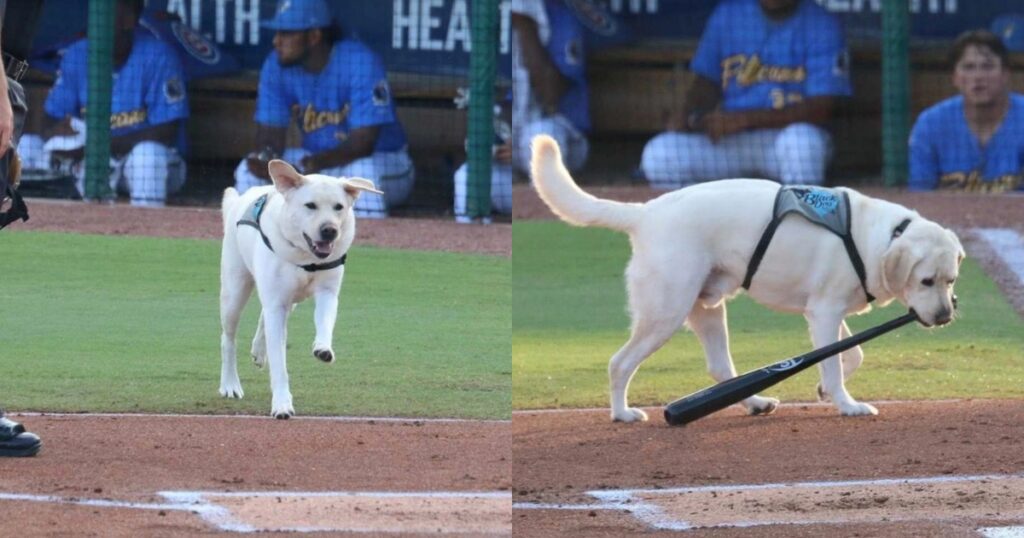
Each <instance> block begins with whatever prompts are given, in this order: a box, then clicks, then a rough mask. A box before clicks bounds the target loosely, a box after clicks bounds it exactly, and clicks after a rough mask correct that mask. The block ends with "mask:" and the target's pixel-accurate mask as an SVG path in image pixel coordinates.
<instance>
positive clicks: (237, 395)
mask: <svg viewBox="0 0 1024 538" xmlns="http://www.w3.org/2000/svg"><path fill="white" fill-rule="evenodd" d="M220 395H221V396H223V397H224V398H234V399H236V400H241V399H242V397H243V396H245V392H243V391H242V385H241V384H239V383H221V385H220Z"/></svg>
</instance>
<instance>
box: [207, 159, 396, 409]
mask: <svg viewBox="0 0 1024 538" xmlns="http://www.w3.org/2000/svg"><path fill="white" fill-rule="evenodd" d="M269 172H270V177H271V178H272V179H273V180H274V184H273V185H267V186H264V187H255V188H252V189H249V190H248V191H246V192H245V194H243V195H241V196H240V195H239V194H238V191H236V190H235V189H234V188H231V187H229V188H228V189H226V190H225V191H224V199H223V202H222V211H223V217H224V242H223V245H222V249H221V263H220V284H221V289H220V319H221V327H222V330H223V332H222V333H221V340H220V345H221V372H220V394H221V396H224V397H225V398H241V397H242V396H243V395H244V392H243V391H242V383H241V381H239V379H238V363H237V358H236V356H235V335H236V333H237V331H238V321H239V318H240V316H241V315H242V309H243V308H244V307H245V303H246V302H247V301H248V300H249V296H250V294H251V293H252V290H253V287H255V288H256V293H257V294H258V295H259V298H260V304H261V305H262V310H261V312H260V319H259V323H258V325H257V327H256V336H255V338H253V340H252V357H253V361H254V363H255V364H256V366H258V367H260V368H262V367H263V365H264V364H265V363H270V389H271V392H272V401H271V407H270V414H271V415H273V416H274V417H276V418H280V419H286V418H288V417H290V416H292V415H293V414H295V410H294V408H293V407H292V393H291V389H290V388H289V386H288V369H287V365H286V361H285V350H286V338H287V334H288V330H287V329H288V327H287V325H288V315H289V314H290V313H291V311H292V309H293V308H294V307H295V305H296V304H298V303H299V302H301V301H303V300H305V299H307V298H308V297H313V299H314V300H315V301H316V307H315V309H314V313H313V318H314V323H315V324H316V334H315V336H314V340H313V356H315V357H316V358H318V359H320V360H321V361H324V362H334V349H333V347H332V341H333V338H334V322H335V320H336V318H337V315H338V292H339V291H340V290H341V281H342V277H343V276H344V275H345V259H346V256H347V254H348V249H349V247H350V246H352V241H353V240H354V239H355V235H356V217H355V214H354V213H353V212H352V206H353V205H354V204H355V201H356V198H358V197H359V194H360V193H361V192H373V193H377V194H383V193H382V192H381V191H379V190H377V189H376V188H375V187H374V185H373V182H372V181H370V180H368V179H362V178H335V177H330V176H325V175H320V174H311V175H308V176H304V175H302V174H300V173H298V172H297V171H296V170H295V169H294V168H292V166H291V165H289V164H288V163H286V162H284V161H279V160H273V161H270V163H269Z"/></svg>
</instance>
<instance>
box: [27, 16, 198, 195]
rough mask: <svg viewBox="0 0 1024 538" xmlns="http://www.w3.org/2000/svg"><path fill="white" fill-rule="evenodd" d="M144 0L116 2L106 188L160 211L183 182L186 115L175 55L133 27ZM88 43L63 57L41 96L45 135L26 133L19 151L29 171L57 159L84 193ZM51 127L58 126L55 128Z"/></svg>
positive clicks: (77, 45) (70, 49)
mask: <svg viewBox="0 0 1024 538" xmlns="http://www.w3.org/2000/svg"><path fill="white" fill-rule="evenodd" d="M142 4H143V2H142V0H118V2H117V15H116V22H115V30H114V31H115V38H114V75H113V78H114V81H113V92H112V104H111V113H110V136H111V145H110V153H111V158H110V167H111V173H110V188H111V189H112V190H114V191H115V192H117V191H119V190H120V191H122V192H124V191H127V193H128V194H129V195H130V197H131V203H132V205H134V206H148V207H161V206H163V205H164V203H165V202H166V200H167V195H168V194H169V193H173V192H176V191H177V190H179V189H180V188H181V187H182V185H184V183H185V163H184V161H183V160H182V158H181V156H180V155H179V153H178V150H177V148H176V144H177V141H178V133H179V128H180V127H181V122H182V121H183V120H185V119H186V118H187V117H188V97H187V95H186V93H185V84H184V80H185V76H184V72H183V70H182V67H181V63H180V60H179V59H178V56H177V54H176V53H175V52H174V50H173V49H172V48H171V47H170V46H169V45H167V44H165V43H163V42H161V41H159V40H157V39H156V38H155V37H153V35H152V34H151V33H149V31H147V30H145V29H142V28H138V27H137V24H138V19H139V16H140V15H141V14H142V8H143V5H142ZM87 77H88V42H87V40H85V39H82V40H79V41H77V42H75V43H74V44H72V45H71V46H70V47H68V49H67V50H66V51H65V53H64V55H63V57H62V58H61V63H60V71H59V72H58V75H57V80H56V82H55V83H54V85H53V88H51V89H50V94H49V95H48V96H47V98H46V105H45V107H44V108H45V110H46V113H47V115H48V116H49V117H50V118H51V119H50V121H49V124H50V126H49V128H47V129H46V131H47V132H48V134H49V135H52V136H49V137H48V139H47V140H46V141H45V142H44V141H43V138H42V137H40V136H39V135H26V136H25V140H24V143H23V144H22V145H21V147H19V153H20V155H21V157H22V160H24V161H25V166H26V167H28V168H50V167H51V164H53V163H54V162H62V163H64V165H65V166H67V167H68V168H70V171H71V172H72V173H74V175H75V178H76V180H77V181H76V185H77V187H78V192H79V193H80V194H83V195H84V194H85V166H84V159H83V157H84V145H85V136H86V133H85V123H84V122H83V121H81V117H82V114H83V111H84V110H85V107H86V106H87V103H86V96H87V93H88V80H87ZM54 124H56V125H54Z"/></svg>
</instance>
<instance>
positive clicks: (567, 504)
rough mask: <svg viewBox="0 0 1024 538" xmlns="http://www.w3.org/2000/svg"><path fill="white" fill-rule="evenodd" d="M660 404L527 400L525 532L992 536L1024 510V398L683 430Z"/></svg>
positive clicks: (521, 483)
mask: <svg viewBox="0 0 1024 538" xmlns="http://www.w3.org/2000/svg"><path fill="white" fill-rule="evenodd" d="M650 411H651V416H652V417H653V418H652V422H649V423H644V424H628V425H627V424H616V423H612V422H611V421H610V420H609V419H608V414H607V412H606V411H604V410H600V411H577V412H566V413H558V412H538V413H530V412H522V413H517V414H516V415H515V416H514V418H513V428H512V435H513V466H512V473H513V477H514V486H513V487H514V491H513V495H514V500H515V503H516V504H515V505H514V506H515V508H514V510H513V516H514V519H513V525H514V527H515V532H516V535H519V536H595V537H600V536H607V537H612V536H628V535H634V534H635V535H641V534H642V535H644V536H652V535H653V536H661V535H668V534H669V533H672V534H675V535H678V534H679V531H680V530H685V529H686V528H687V527H688V526H689V527H694V528H691V529H690V530H687V531H686V532H684V533H683V534H684V535H685V536H694V537H697V536H714V537H727V536H751V537H758V538H759V537H790V536H891V537H897V536H898V537H904V536H928V537H940V536H941V537H968V536H972V537H977V536H979V535H978V534H977V533H976V531H975V529H977V528H979V527H984V526H1006V525H1013V524H1016V525H1021V524H1024V474H1021V473H1024V452H1022V451H1021V449H1020V447H1021V445H1020V440H1021V439H1022V438H1024V403H1022V402H1019V401H981V400H977V401H956V402H919V403H899V404H895V403H894V404H890V405H886V404H880V405H879V411H880V415H879V416H876V417H857V418H840V417H838V416H836V414H835V411H834V410H833V409H832V408H831V407H828V406H818V405H813V406H812V405H805V406H800V405H793V406H783V407H782V408H781V409H780V410H779V411H778V413H777V414H776V415H775V416H771V417H748V416H746V415H744V414H742V412H741V411H740V410H739V409H737V408H730V409H728V410H726V411H723V412H721V413H719V414H716V415H712V416H710V417H707V418H704V419H701V420H699V421H697V422H694V423H693V424H690V425H688V426H686V427H682V428H673V427H669V426H667V425H665V423H664V422H663V421H661V420H660V410H659V409H651V410H650ZM978 476H982V478H974V479H970V478H971V477H978ZM892 479H896V480H892ZM905 479H916V480H917V481H916V482H909V483H903V482H904V480H905ZM887 481H891V482H887ZM806 482H812V483H814V484H812V485H811V486H810V487H807V486H796V485H793V483H806ZM766 484H785V485H774V486H770V487H766V486H765V485H766ZM728 485H733V486H739V487H736V488H725V487H722V486H728ZM716 486H717V487H716ZM701 487H703V489H698V490H696V491H693V488H701ZM671 488H688V489H685V490H674V489H671ZM633 490H639V491H633ZM590 492H595V493H590ZM602 492H603V495H602ZM627 493H628V495H627ZM615 498H619V499H622V498H626V499H627V501H628V502H625V503H614V502H608V500H609V499H615ZM765 522H792V523H799V524H790V525H774V526H763V525H761V523H765ZM701 526H713V527H714V526H717V527H716V528H705V529H701V528H699V527H701ZM658 529H662V530H660V531H659V530H658ZM672 529H675V530H672Z"/></svg>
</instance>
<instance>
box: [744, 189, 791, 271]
mask: <svg viewBox="0 0 1024 538" xmlns="http://www.w3.org/2000/svg"><path fill="white" fill-rule="evenodd" d="M781 198H782V189H779V192H777V193H775V202H774V203H773V204H772V220H771V222H769V223H768V227H767V228H765V230H764V233H763V234H761V240H760V241H758V242H757V248H755V249H754V254H753V256H751V257H750V264H749V265H747V275H746V276H745V277H743V289H745V290H749V289H750V282H751V281H752V280H753V279H754V273H756V272H757V268H758V267H760V265H761V259H762V258H764V253H765V252H766V251H767V250H768V244H769V243H771V242H772V237H774V236H775V229H776V228H778V227H779V223H780V222H782V218H780V217H779V215H778V213H779V199H781Z"/></svg>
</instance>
